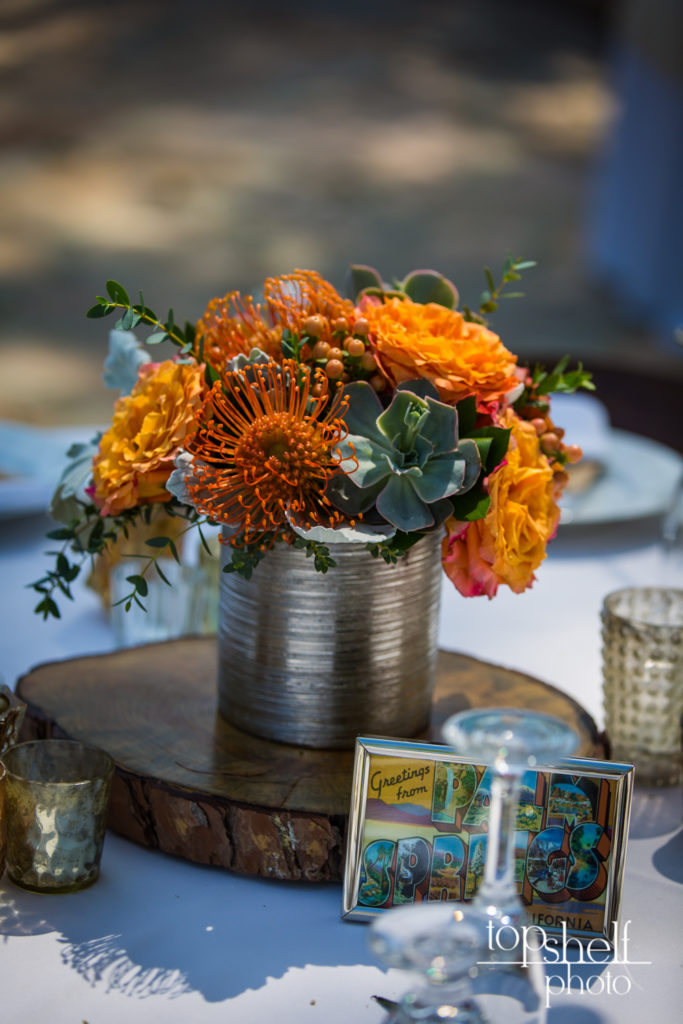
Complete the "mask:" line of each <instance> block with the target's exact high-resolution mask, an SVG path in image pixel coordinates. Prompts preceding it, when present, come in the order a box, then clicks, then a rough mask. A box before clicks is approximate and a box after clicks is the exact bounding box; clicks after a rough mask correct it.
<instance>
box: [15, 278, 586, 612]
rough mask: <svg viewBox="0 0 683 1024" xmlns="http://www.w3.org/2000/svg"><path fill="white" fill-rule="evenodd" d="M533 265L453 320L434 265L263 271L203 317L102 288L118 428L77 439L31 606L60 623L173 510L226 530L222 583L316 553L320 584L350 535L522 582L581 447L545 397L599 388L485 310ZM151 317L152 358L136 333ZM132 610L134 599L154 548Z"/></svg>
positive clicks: (478, 580)
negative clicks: (106, 565)
mask: <svg viewBox="0 0 683 1024" xmlns="http://www.w3.org/2000/svg"><path fill="white" fill-rule="evenodd" d="M532 265H533V264H531V263H529V262H528V261H514V260H511V259H508V260H507V261H506V263H505V266H504V269H503V274H502V279H501V282H500V284H499V285H498V286H496V285H495V283H494V280H493V278H492V276H491V274H490V272H489V271H488V270H487V272H486V273H487V278H488V284H489V288H488V290H487V291H485V292H484V293H483V295H482V299H481V304H480V309H479V312H473V311H472V310H470V309H469V308H468V307H464V308H463V310H462V311H459V310H458V309H457V305H458V292H457V290H456V288H455V286H454V285H453V284H452V283H451V282H450V281H448V280H447V279H446V278H445V277H443V276H442V275H441V274H438V273H437V272H435V271H417V272H414V273H412V274H410V275H409V276H408V277H407V278H406V279H405V280H404V281H401V282H394V283H393V284H392V285H388V284H386V283H385V282H384V281H383V280H382V279H381V277H380V276H379V274H378V273H377V272H376V271H374V270H372V269H371V268H369V267H364V266H356V267H352V268H351V270H350V272H349V275H348V285H349V289H348V290H349V295H350V297H348V298H347V297H343V296H342V295H340V294H339V293H338V292H337V290H336V289H335V288H334V287H333V286H332V285H331V284H329V283H328V282H327V281H325V280H324V279H323V278H322V277H320V275H318V274H317V273H315V272H312V271H296V272H294V273H292V274H286V275H283V276H281V277H277V278H268V279H267V280H266V282H265V284H264V288H263V299H262V301H260V302H256V301H255V300H254V299H253V298H251V297H250V296H242V295H240V294H239V293H238V292H232V293H229V294H227V295H226V296H225V297H223V298H217V299H214V300H212V301H211V302H210V303H209V305H208V307H207V309H206V312H205V313H204V315H203V316H202V317H201V319H200V320H199V321H198V323H197V324H196V325H191V324H189V323H186V324H185V326H184V327H180V326H179V325H178V324H176V323H175V320H174V315H173V311H172V310H171V311H170V312H169V315H168V318H167V320H166V321H164V322H161V321H160V320H159V319H158V318H157V316H156V314H155V313H154V312H153V310H151V309H150V308H149V307H148V306H146V305H145V303H144V300H143V297H142V295H140V302H139V303H132V302H131V301H130V299H129V297H128V295H127V293H126V291H125V290H124V288H123V287H122V286H121V285H119V284H118V283H116V282H114V281H109V282H108V283H107V296H100V297H98V299H97V303H96V305H95V306H93V307H92V309H90V310H89V312H88V316H90V317H92V318H100V317H105V316H108V315H109V314H112V313H115V312H118V313H119V314H120V316H119V319H118V322H117V323H116V325H115V326H116V330H115V331H114V332H112V334H111V341H110V346H111V351H110V354H109V357H108V359H107V361H106V364H105V374H104V379H105V382H106V383H107V384H108V385H109V386H111V387H114V388H117V389H118V390H119V391H120V392H121V397H119V398H118V400H117V401H116V402H115V405H114V414H113V419H112V423H111V426H110V427H109V428H108V429H107V430H106V431H105V432H104V433H103V434H102V435H100V436H98V437H97V438H95V439H94V440H93V442H92V444H90V445H78V446H74V447H73V448H72V449H71V450H70V453H69V454H70V457H71V460H72V461H71V463H70V464H69V466H68V467H67V469H66V471H65V473H64V474H63V477H62V480H61V481H60V484H59V486H58V488H57V492H56V494H55V497H54V499H53V502H52V506H51V511H52V513H53V515H54V516H55V518H57V519H58V520H59V521H61V522H63V524H64V525H63V526H62V527H61V528H59V529H57V530H54V531H51V533H50V537H51V538H52V539H55V540H60V541H62V542H63V547H62V549H61V550H60V551H59V552H57V553H56V560H55V565H54V568H52V569H50V570H49V571H48V572H47V574H46V575H45V576H44V577H42V578H41V579H40V580H38V581H37V582H36V583H35V584H33V586H34V587H35V589H36V590H37V591H38V593H39V594H40V601H39V603H38V605H37V607H36V611H37V612H39V613H41V614H42V615H43V616H44V617H48V616H50V615H53V616H58V615H59V609H58V606H57V602H56V600H55V598H56V597H57V596H58V595H59V594H62V595H65V596H67V597H71V591H70V584H71V583H72V582H73V580H74V579H75V577H76V576H77V575H78V572H79V571H80V567H81V565H82V564H83V562H85V561H87V560H88V559H89V558H92V557H94V556H97V555H99V554H101V553H103V552H105V551H107V549H108V548H110V547H111V545H112V544H113V543H114V542H115V541H116V540H117V538H119V537H120V536H121V535H124V536H128V534H129V531H130V530H131V527H132V526H133V524H134V523H135V522H136V520H138V519H144V520H146V521H149V519H150V517H151V514H152V511H153V510H154V509H155V508H157V507H158V506H160V505H163V507H164V511H165V512H166V513H168V514H169V515H171V516H174V517H180V518H181V519H185V520H187V521H188V525H187V527H186V528H193V527H197V528H198V529H199V531H200V533H201V527H202V524H203V523H207V522H211V523H220V524H223V526H224V531H223V539H224V541H225V542H226V543H227V544H229V546H230V548H231V557H230V558H229V559H228V561H227V564H226V565H225V570H226V571H228V572H237V573H240V574H242V575H244V576H246V577H249V576H250V575H251V573H252V571H253V570H254V568H255V566H256V565H257V564H258V563H259V562H260V561H261V559H262V558H263V557H264V556H266V555H267V553H268V551H269V550H270V549H271V548H272V547H273V545H274V544H277V543H280V542H284V543H286V544H293V545H295V546H298V547H304V548H305V549H306V551H307V553H308V554H310V555H312V556H313V560H314V564H315V566H316V568H317V569H318V570H320V571H321V572H326V571H327V570H328V569H329V568H333V567H334V564H335V563H334V555H333V553H332V552H333V551H334V548H333V547H331V545H334V543H335V542H338V541H348V540H357V541H360V542H363V543H367V545H368V549H369V551H370V553H371V554H372V555H373V556H375V557H381V558H383V559H384V560H385V561H390V562H394V561H396V559H398V558H400V557H401V556H402V555H403V554H405V552H406V551H408V550H409V549H410V547H412V545H413V544H414V543H415V542H416V541H417V540H419V539H420V538H421V537H422V536H424V535H425V534H426V533H429V532H431V531H435V530H437V531H439V533H440V534H441V535H442V538H443V539H442V545H441V554H442V564H443V568H444V570H445V572H446V574H447V575H448V576H449V578H450V579H451V580H452V581H453V583H454V584H455V586H456V587H457V588H458V590H459V591H460V593H462V594H463V595H464V596H466V597H471V596H476V595H487V596H488V597H489V598H490V597H493V596H494V595H495V593H496V591H497V590H498V587H499V586H501V585H505V586H508V587H510V588H511V589H512V590H513V591H515V592H516V593H519V592H521V591H523V590H525V589H526V588H527V587H530V586H531V584H532V583H533V581H534V578H535V572H536V570H537V569H538V567H539V565H540V564H541V562H542V561H543V559H544V557H545V553H546V546H547V544H548V542H549V541H550V540H551V538H552V537H553V535H554V533H555V531H556V528H557V525H558V522H559V517H560V512H559V506H558V499H559V497H560V495H561V493H562V490H563V488H564V486H565V485H566V483H567V479H568V476H567V473H566V471H565V465H566V464H567V463H568V462H574V461H576V460H577V459H578V458H580V455H581V453H580V450H578V449H577V448H575V447H573V446H567V445H566V444H565V443H564V439H563V434H564V432H563V431H562V430H561V429H560V428H558V427H557V426H556V425H555V424H554V423H553V421H552V419H551V414H550V394H551V392H552V391H565V392H567V391H574V390H575V389H576V388H578V387H589V388H590V387H592V385H591V383H590V379H589V375H588V374H587V373H585V372H584V371H583V370H582V368H581V366H580V364H579V367H578V369H576V370H573V371H570V372H568V371H567V360H566V359H565V360H562V361H561V363H560V364H559V365H558V366H557V367H556V368H555V369H554V370H553V371H552V372H550V373H546V372H545V371H543V370H541V369H536V370H534V371H529V370H527V369H522V368H520V367H519V366H518V364H517V358H516V356H515V355H513V353H511V352H510V351H509V350H508V349H507V348H506V347H505V346H504V344H503V342H502V341H501V339H500V338H499V337H498V335H496V334H495V333H493V331H492V330H491V329H490V327H489V326H488V324H487V319H486V318H487V316H488V314H490V313H491V312H493V311H494V310H495V309H496V308H497V305H498V301H499V298H500V296H501V294H502V292H503V288H504V287H505V286H506V285H507V284H508V283H510V282H511V281H515V280H517V279H518V278H519V276H520V271H521V270H523V269H525V268H526V267H528V266H532ZM140 325H150V326H151V327H152V333H151V334H150V335H149V336H148V337H147V338H146V341H145V344H146V345H148V346H151V345H157V344H159V343H160V342H163V341H167V342H171V343H172V344H174V345H175V346H177V348H178V352H177V353H176V354H175V355H174V356H173V357H172V358H168V359H165V360H162V361H159V362H157V361H153V360H152V358H151V356H150V355H149V354H148V353H147V351H146V349H145V347H144V346H143V345H142V344H140V343H139V342H138V340H137V339H136V337H135V335H134V334H133V333H132V331H133V330H134V329H135V328H136V327H139V326H140ZM147 545H148V546H149V548H150V549H151V550H148V552H147V554H146V556H145V557H144V559H143V564H142V566H141V567H140V571H139V572H136V573H131V575H130V578H129V582H130V583H131V593H130V596H129V597H128V598H127V599H126V601H127V603H128V604H130V603H131V602H133V601H134V602H136V603H141V602H142V601H143V600H144V597H145V594H146V591H147V578H148V574H149V572H150V571H153V570H156V572H157V573H158V574H159V575H161V576H162V577H163V570H162V569H161V567H160V565H159V554H160V552H161V551H162V550H164V549H167V553H168V551H170V553H171V554H172V555H174V556H176V557H177V548H176V544H175V541H174V539H173V538H172V537H169V536H156V537H153V538H151V539H149V540H148V541H147Z"/></svg>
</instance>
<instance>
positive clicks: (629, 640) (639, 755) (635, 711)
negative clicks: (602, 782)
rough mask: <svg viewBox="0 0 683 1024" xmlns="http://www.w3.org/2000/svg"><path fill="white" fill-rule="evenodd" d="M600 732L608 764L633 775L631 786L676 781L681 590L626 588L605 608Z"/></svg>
mask: <svg viewBox="0 0 683 1024" xmlns="http://www.w3.org/2000/svg"><path fill="white" fill-rule="evenodd" d="M601 617H602V665H603V703H604V710H605V728H606V731H607V735H608V737H609V739H610V743H611V748H612V757H613V758H614V760H616V761H628V762H631V763H633V764H634V765H635V767H636V774H635V778H636V782H637V783H638V784H640V785H645V786H673V785H676V784H677V783H678V782H679V781H680V778H681V763H682V754H681V725H680V723H681V714H682V713H683V590H674V589H669V588H662V587H631V588H628V589H625V590H618V591H615V592H614V593H612V594H608V595H607V597H606V598H605V600H604V603H603V607H602V616H601Z"/></svg>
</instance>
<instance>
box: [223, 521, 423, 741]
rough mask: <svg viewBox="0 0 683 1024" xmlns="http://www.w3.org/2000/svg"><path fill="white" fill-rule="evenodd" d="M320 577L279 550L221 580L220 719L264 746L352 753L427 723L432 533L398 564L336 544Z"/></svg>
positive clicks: (294, 553) (302, 560)
mask: <svg viewBox="0 0 683 1024" xmlns="http://www.w3.org/2000/svg"><path fill="white" fill-rule="evenodd" d="M333 547H334V550H333V551H332V554H333V557H334V559H335V561H336V563H337V566H336V568H334V569H330V571H329V572H327V573H326V574H322V573H318V572H316V571H315V569H314V567H313V562H312V559H310V558H307V557H306V554H305V552H304V551H300V550H296V549H294V548H291V547H289V546H286V545H284V544H279V545H277V546H276V547H275V548H274V549H273V550H272V551H270V552H269V553H268V555H267V557H266V558H265V559H264V561H263V562H261V564H260V565H259V566H258V567H257V569H256V570H255V572H254V574H253V576H252V578H251V579H250V580H245V579H243V578H242V577H241V576H238V575H237V574H236V573H222V574H221V592H220V607H219V625H218V654H219V665H218V698H219V709H220V712H221V714H222V715H223V717H224V718H226V719H227V720H228V721H229V722H231V723H232V724H233V725H236V726H237V727H238V728H240V729H243V730H245V731H246V732H250V733H253V734H255V735H258V736H263V737H266V738H268V739H273V740H278V741H280V742H282V743H290V744H296V745H298V746H305V747H322V748H337V749H343V748H350V747H352V746H353V744H354V742H355V739H356V736H358V735H361V734H366V735H367V734H375V735H385V736H397V737H409V736H414V735H416V734H417V733H418V732H420V731H421V730H422V729H424V728H425V727H426V725H427V724H428V722H429V717H430V710H431V700H432V692H433V687H434V677H435V671H436V655H437V633H438V618H439V601H440V594H441V578H442V570H441V559H440V552H439V547H440V536H439V533H438V531H437V532H436V533H434V534H432V535H429V536H427V537H425V538H424V539H423V540H421V541H419V543H417V544H416V545H415V546H414V547H413V548H411V550H410V551H409V552H408V553H407V555H405V556H404V557H403V558H402V559H399V561H398V563H397V564H396V565H387V564H386V563H385V562H384V561H383V560H381V559H375V558H372V557H371V555H369V554H368V551H367V550H366V548H365V546H364V545H362V544H336V545H334V546H333Z"/></svg>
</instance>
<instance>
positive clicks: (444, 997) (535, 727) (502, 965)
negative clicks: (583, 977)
mask: <svg viewBox="0 0 683 1024" xmlns="http://www.w3.org/2000/svg"><path fill="white" fill-rule="evenodd" d="M443 735H444V738H445V740H446V742H447V743H448V744H449V746H451V747H452V748H453V750H454V751H455V753H457V754H459V755H461V756H463V757H466V758H467V759H468V760H469V761H470V763H472V764H475V765H486V766H488V770H489V772H490V775H491V784H490V805H489V815H488V832H487V833H486V855H485V862H484V872H483V878H482V882H481V884H480V886H479V889H478V891H477V893H476V895H475V897H474V899H473V900H471V901H470V902H466V903H450V904H449V903H435V904H429V903H427V904H424V903H423V904H420V905H418V906H413V907H402V908H399V909H398V910H390V911H388V912H387V913H386V914H383V915H381V916H380V917H379V918H378V919H377V920H376V921H375V923H374V924H373V925H372V928H371V939H370V944H371V947H372V949H373V951H374V952H375V954H376V955H378V956H379V957H380V959H382V960H383V962H384V963H385V964H387V966H392V967H401V968H403V969H408V970H411V971H413V972H416V971H417V972H418V973H419V974H420V975H421V979H422V980H421V983H420V984H419V985H418V986H417V987H416V988H414V989H413V990H411V991H410V992H408V993H407V994H406V995H405V996H404V997H403V999H402V1000H401V1002H400V1003H398V1004H396V1007H395V1008H394V1010H393V1011H392V1013H391V1014H390V1017H389V1020H390V1021H391V1022H392V1024H412V1022H418V1021H420V1022H426V1024H432V1022H435V1024H436V1022H438V1021H443V1020H455V1021H456V1022H457V1021H465V1022H466V1024H483V1022H488V1024H498V1022H500V1024H545V1020H546V1009H545V998H546V993H545V971H544V965H543V960H542V955H541V950H540V948H539V944H538V942H537V941H536V939H535V932H534V929H533V928H532V926H531V921H530V920H529V919H528V917H527V914H526V911H525V909H524V906H523V904H522V902H521V899H520V897H519V894H518V891H517V885H516V882H515V874H514V869H515V832H516V818H517V807H518V797H519V788H520V784H521V780H522V776H523V774H524V772H525V771H527V770H528V769H529V768H534V767H541V766H543V765H547V764H549V763H552V762H556V761H558V760H560V759H562V758H563V757H566V756H568V755H569V754H571V753H572V752H573V751H574V750H575V749H576V746H577V744H578V737H577V735H576V733H575V732H574V731H573V729H571V728H569V726H567V725H566V724H565V723H564V722H562V721H560V720H559V719H557V718H553V717H551V716H549V715H543V714H538V713H532V712H528V711H520V710H517V709H511V708H496V709H488V710H483V711H466V712H463V713H461V714H459V715H454V716H453V717H452V718H450V719H448V720H447V722H446V723H445V725H444V728H443ZM399 915H400V916H399ZM503 931H504V935H505V938H504V941H498V940H499V938H500V936H501V935H502V933H503ZM513 938H514V940H515V941H512V940H513Z"/></svg>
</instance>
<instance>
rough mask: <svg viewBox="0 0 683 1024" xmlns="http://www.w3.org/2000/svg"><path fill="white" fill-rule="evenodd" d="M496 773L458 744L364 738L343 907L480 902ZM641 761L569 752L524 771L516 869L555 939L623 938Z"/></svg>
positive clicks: (363, 914) (528, 900)
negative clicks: (457, 750)
mask: <svg viewBox="0 0 683 1024" xmlns="http://www.w3.org/2000/svg"><path fill="white" fill-rule="evenodd" d="M490 779H491V774H490V769H487V768H485V767H484V766H482V765H477V764H472V763H471V762H470V760H468V759H466V758H463V757H458V756H457V755H456V754H454V753H453V752H452V750H451V749H450V748H449V747H444V746H438V745H435V744H430V743H413V742H409V741H405V742H404V741H396V740H389V739H381V738H375V737H368V738H361V739H359V740H358V741H357V744H356V758H355V765H354V777H353V792H352V800H351V813H350V818H349V829H348V835H347V849H346V865H345V873H344V906H343V915H344V917H346V918H349V919H361V920H362V919H369V918H372V917H375V916H376V915H377V914H381V913H382V912H383V911H385V910H388V909H389V908H390V907H396V906H402V905H404V904H406V903H416V902H420V901H423V900H455V901H460V900H465V901H466V900H469V899H471V898H472V897H473V896H474V894H475V892H476V890H477V886H478V884H479V881H480V879H481V876H482V872H483V866H484V860H485V856H486V837H487V824H488V807H489V802H490ZM632 788H633V768H632V765H626V764H617V763H614V762H611V761H596V760H592V759H588V758H566V759H563V760H562V761H561V762H557V764H554V765H551V766H550V767H544V768H538V769H529V770H528V771H526V772H525V773H524V776H523V778H522V788H521V794H520V799H519V804H518V807H517V831H516V834H515V853H516V860H515V874H516V881H517V885H518V888H519V892H520V895H521V898H522V901H523V902H524V904H525V905H526V907H527V910H528V912H529V915H530V917H531V920H532V922H533V923H534V924H537V925H539V926H541V927H542V928H543V929H544V930H545V932H546V933H547V934H548V935H553V934H558V935H559V934H561V932H562V928H563V922H565V926H566V930H567V934H571V935H575V936H577V937H579V938H585V939H586V941H588V940H590V939H593V938H596V937H602V938H605V939H607V940H608V941H609V942H610V943H611V942H612V941H613V925H614V922H615V921H616V920H617V918H618V915H619V905H620V901H621V883H622V876H623V869H624V855H625V850H626V835H627V831H628V820H629V813H630V807H631V793H632Z"/></svg>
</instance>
